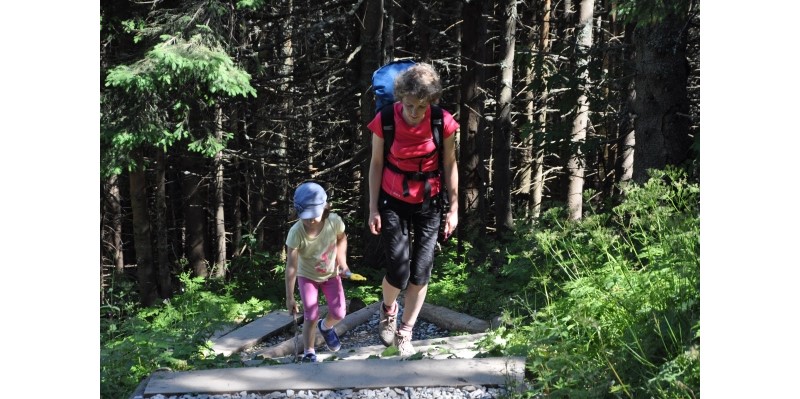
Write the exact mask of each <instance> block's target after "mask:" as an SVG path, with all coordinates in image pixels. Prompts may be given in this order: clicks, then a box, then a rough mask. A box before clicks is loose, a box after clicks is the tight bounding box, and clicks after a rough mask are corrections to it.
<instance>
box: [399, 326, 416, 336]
mask: <svg viewBox="0 0 800 399" xmlns="http://www.w3.org/2000/svg"><path fill="white" fill-rule="evenodd" d="M413 328H414V325H413V324H412V325H408V324H406V323H400V328H398V329H397V332H398V333H400V334H403V335H405V336H408V337H410V336H411V333H412V332H411V330H412V329H413Z"/></svg>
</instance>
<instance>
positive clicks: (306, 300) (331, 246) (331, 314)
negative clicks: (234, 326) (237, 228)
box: [286, 182, 350, 362]
mask: <svg viewBox="0 0 800 399" xmlns="http://www.w3.org/2000/svg"><path fill="white" fill-rule="evenodd" d="M294 208H295V210H296V211H297V217H298V219H299V220H298V221H297V223H295V224H294V225H293V226H292V227H291V229H289V234H288V235H287V237H286V253H287V256H286V308H287V309H288V310H289V312H290V313H292V314H296V313H297V312H298V308H297V302H296V301H295V299H294V287H295V280H297V286H298V287H299V290H300V298H301V299H302V301H303V316H304V322H303V343H304V346H305V354H304V356H303V362H316V361H317V355H316V351H315V350H314V341H315V338H316V331H317V329H319V331H320V334H322V337H323V338H325V344H326V345H327V347H328V349H329V350H331V351H334V352H335V351H338V350H339V348H341V344H340V343H339V336H338V335H336V331H335V330H334V328H333V327H334V326H335V325H336V324H337V323H339V322H340V321H341V320H342V319H344V316H345V299H344V290H343V289H342V279H341V277H340V276H339V273H342V274H345V273H348V272H349V271H350V269H349V268H348V267H347V259H346V256H347V236H346V235H345V234H344V222H343V221H342V218H341V217H340V216H339V215H337V214H335V213H331V212H330V205H329V204H328V195H327V194H326V193H325V190H324V189H323V188H322V187H321V186H320V185H319V184H317V183H313V182H306V183H303V184H301V185H300V186H299V187H297V190H295V193H294ZM320 290H321V291H322V293H323V294H324V295H325V300H326V301H327V302H328V315H327V316H326V317H325V319H321V320H317V319H319V303H318V300H319V292H320Z"/></svg>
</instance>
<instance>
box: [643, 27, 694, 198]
mask: <svg viewBox="0 0 800 399" xmlns="http://www.w3.org/2000/svg"><path fill="white" fill-rule="evenodd" d="M685 26H686V18H685V17H679V16H677V15H672V14H671V15H668V16H666V17H665V18H664V20H663V21H662V22H659V23H656V24H654V25H647V26H638V27H637V28H636V30H635V32H634V38H633V42H634V45H635V47H636V78H635V85H636V101H635V102H634V112H635V113H636V120H635V123H634V126H635V131H636V156H635V157H634V168H633V180H634V181H635V182H637V183H644V182H645V181H646V180H647V178H648V174H647V169H651V168H652V169H663V168H664V167H665V166H666V165H679V164H681V163H682V162H683V161H685V160H686V159H687V158H688V157H689V153H690V148H691V145H692V139H691V137H690V136H689V122H690V121H689V118H688V117H686V115H688V114H689V96H688V92H687V88H686V86H687V82H688V75H689V65H688V61H687V59H686V35H685V34H684V27H685Z"/></svg>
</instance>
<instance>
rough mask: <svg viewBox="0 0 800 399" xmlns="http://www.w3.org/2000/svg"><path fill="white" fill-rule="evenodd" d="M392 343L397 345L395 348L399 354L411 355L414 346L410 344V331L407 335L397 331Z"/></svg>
mask: <svg viewBox="0 0 800 399" xmlns="http://www.w3.org/2000/svg"><path fill="white" fill-rule="evenodd" d="M394 344H395V346H397V350H398V351H399V352H400V356H411V355H413V354H414V353H416V352H415V351H414V346H413V345H411V333H408V335H406V334H404V333H402V332H400V331H398V332H397V333H396V334H395V335H394Z"/></svg>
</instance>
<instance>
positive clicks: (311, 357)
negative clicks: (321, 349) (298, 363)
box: [303, 353, 317, 363]
mask: <svg viewBox="0 0 800 399" xmlns="http://www.w3.org/2000/svg"><path fill="white" fill-rule="evenodd" d="M316 362H317V355H316V354H314V353H306V355H305V356H303V363H316Z"/></svg>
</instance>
